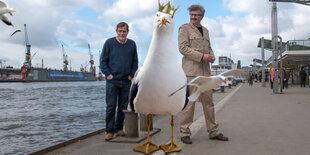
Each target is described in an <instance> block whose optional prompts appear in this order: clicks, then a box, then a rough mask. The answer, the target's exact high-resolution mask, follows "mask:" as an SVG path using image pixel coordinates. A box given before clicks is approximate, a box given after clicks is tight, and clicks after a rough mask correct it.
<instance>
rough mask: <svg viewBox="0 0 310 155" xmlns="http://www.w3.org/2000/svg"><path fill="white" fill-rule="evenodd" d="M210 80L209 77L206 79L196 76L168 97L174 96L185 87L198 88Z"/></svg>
mask: <svg viewBox="0 0 310 155" xmlns="http://www.w3.org/2000/svg"><path fill="white" fill-rule="evenodd" d="M209 80H210V78H209V77H206V76H197V77H195V78H194V79H192V80H190V81H189V82H187V83H186V84H185V85H183V86H182V87H180V88H179V89H177V90H176V91H174V92H173V93H171V94H170V95H169V97H170V96H172V95H174V94H175V93H177V92H178V91H180V90H182V89H184V88H186V86H195V87H200V85H202V84H203V83H205V82H206V81H209Z"/></svg>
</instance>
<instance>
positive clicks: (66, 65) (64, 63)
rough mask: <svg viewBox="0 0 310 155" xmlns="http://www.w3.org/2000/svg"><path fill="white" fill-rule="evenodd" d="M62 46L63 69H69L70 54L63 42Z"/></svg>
mask: <svg viewBox="0 0 310 155" xmlns="http://www.w3.org/2000/svg"><path fill="white" fill-rule="evenodd" d="M61 48H62V59H63V70H64V71H67V70H68V64H69V61H68V55H67V54H66V52H65V49H64V45H63V44H61Z"/></svg>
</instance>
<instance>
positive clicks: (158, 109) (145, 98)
mask: <svg viewBox="0 0 310 155" xmlns="http://www.w3.org/2000/svg"><path fill="white" fill-rule="evenodd" d="M162 16H165V18H166V19H167V20H168V21H169V23H168V24H167V25H163V24H158V19H159V18H162ZM173 30H174V21H173V19H172V18H171V15H167V14H164V13H161V12H158V13H157V15H156V16H155V19H154V31H153V36H152V41H151V44H150V48H149V51H148V55H147V57H146V59H145V61H144V64H143V66H142V67H141V68H140V69H139V72H138V74H137V75H136V77H135V78H136V79H135V80H136V81H138V87H139V89H138V92H137V95H136V98H135V99H134V106H135V110H136V111H137V112H139V113H143V114H146V115H147V114H169V115H175V114H176V113H178V112H180V111H181V110H182V108H183V107H184V104H185V97H186V89H183V90H181V91H179V92H178V93H176V94H175V95H173V96H171V97H169V95H170V94H171V92H173V91H174V90H176V89H178V88H179V87H181V86H182V85H184V84H185V83H186V76H185V74H184V71H183V69H182V67H181V63H180V60H179V58H178V52H177V45H176V43H175V40H174V35H173Z"/></svg>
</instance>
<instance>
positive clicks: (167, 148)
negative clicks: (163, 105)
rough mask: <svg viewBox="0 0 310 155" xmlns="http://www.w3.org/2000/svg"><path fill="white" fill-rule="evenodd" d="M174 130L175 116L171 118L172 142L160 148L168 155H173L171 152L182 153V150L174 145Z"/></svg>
mask: <svg viewBox="0 0 310 155" xmlns="http://www.w3.org/2000/svg"><path fill="white" fill-rule="evenodd" d="M173 128H174V116H173V115H172V116H171V131H172V133H171V142H170V143H169V144H163V145H160V146H159V147H160V148H161V149H163V150H164V151H165V152H166V153H171V152H180V151H181V148H180V147H178V146H177V145H176V144H175V143H174V136H173Z"/></svg>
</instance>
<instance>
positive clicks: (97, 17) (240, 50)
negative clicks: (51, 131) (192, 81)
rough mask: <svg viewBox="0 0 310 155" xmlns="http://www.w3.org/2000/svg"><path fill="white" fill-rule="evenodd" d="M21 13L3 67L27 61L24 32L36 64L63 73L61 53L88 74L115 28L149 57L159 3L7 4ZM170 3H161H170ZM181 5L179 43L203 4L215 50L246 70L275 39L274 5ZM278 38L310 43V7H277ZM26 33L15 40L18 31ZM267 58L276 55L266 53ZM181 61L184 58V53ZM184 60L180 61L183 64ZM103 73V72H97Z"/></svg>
mask: <svg viewBox="0 0 310 155" xmlns="http://www.w3.org/2000/svg"><path fill="white" fill-rule="evenodd" d="M2 1H4V2H5V3H7V4H8V6H9V7H10V8H13V9H15V10H16V12H15V13H14V16H10V15H8V14H7V15H6V16H7V17H8V18H9V19H10V20H11V21H12V23H13V24H14V27H9V26H7V25H5V24H4V23H3V22H0V60H2V63H3V66H4V65H6V66H13V67H15V68H20V67H21V66H22V64H23V62H24V61H25V33H24V32H25V31H24V24H27V32H28V40H29V43H30V44H31V45H32V49H31V53H32V56H33V57H32V65H33V66H35V67H41V66H42V62H43V65H44V67H48V68H53V69H62V68H63V64H62V62H63V58H62V48H61V44H63V45H64V50H65V52H66V54H67V55H68V59H69V64H70V65H69V68H72V70H79V69H80V67H81V65H83V67H85V66H86V67H87V70H88V69H89V63H88V62H89V59H90V56H89V49H88V46H87V44H90V46H91V53H92V54H93V56H94V61H95V66H98V64H99V53H100V51H101V50H102V47H103V44H104V42H105V41H106V40H107V39H108V38H111V37H114V36H116V32H115V27H116V24H117V23H119V22H121V21H125V22H127V23H128V24H129V27H130V29H129V34H128V38H130V39H133V40H134V41H135V42H136V44H137V49H138V57H139V65H140V66H141V65H142V64H143V62H144V59H145V57H146V55H147V51H148V48H149V44H150V41H151V38H152V24H153V18H154V15H155V14H156V12H157V10H158V1H157V0H2ZM166 2H168V0H161V3H166ZM171 3H172V5H173V6H179V9H178V10H177V12H176V13H175V30H174V31H175V32H174V34H175V41H177V33H178V28H179V27H180V26H181V25H182V24H185V23H188V22H189V12H188V10H187V8H188V7H189V6H190V5H192V4H200V5H202V6H203V7H204V8H205V10H206V13H205V16H204V18H203V20H202V22H201V23H202V25H203V26H205V27H206V28H207V29H208V30H209V34H210V41H211V46H212V49H213V51H214V53H215V55H216V62H215V63H214V64H218V56H228V57H231V59H232V60H233V61H234V62H235V63H236V62H237V61H238V60H240V61H241V66H248V65H250V64H252V63H253V59H254V58H261V49H260V48H258V47H257V44H258V40H259V38H261V37H264V38H265V39H270V38H271V6H272V3H270V2H268V0H171ZM277 7H278V33H279V35H280V36H281V37H282V39H283V41H284V42H286V41H288V40H294V39H296V40H303V39H308V38H310V26H309V25H310V18H309V14H310V6H305V5H300V4H295V3H277ZM18 29H20V30H22V32H18V33H16V34H15V35H13V36H12V37H11V36H10V35H11V34H12V33H13V32H14V31H15V30H18ZM265 55H266V57H267V58H268V57H270V56H271V51H267V50H266V51H265ZM179 57H180V58H181V57H182V55H181V54H180V55H179ZM180 61H181V59H180ZM97 70H98V68H97Z"/></svg>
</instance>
